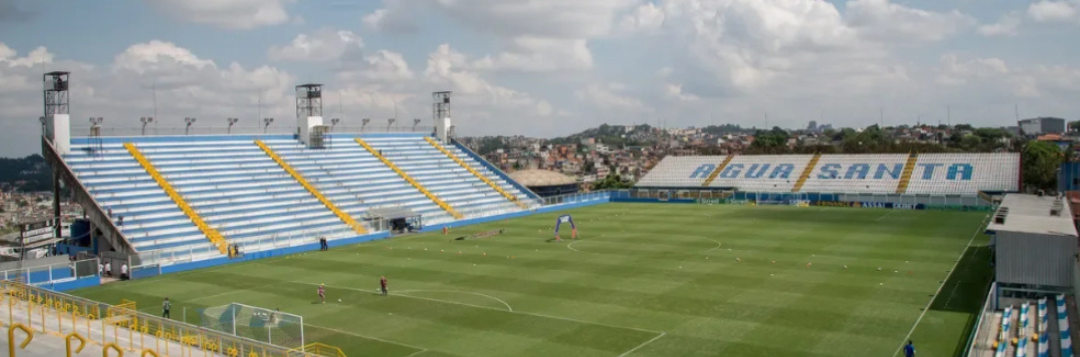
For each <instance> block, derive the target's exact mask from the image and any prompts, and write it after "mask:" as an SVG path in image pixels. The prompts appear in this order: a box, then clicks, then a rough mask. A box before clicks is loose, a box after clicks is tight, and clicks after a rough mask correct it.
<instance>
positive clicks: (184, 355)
mask: <svg viewBox="0 0 1080 357" xmlns="http://www.w3.org/2000/svg"><path fill="white" fill-rule="evenodd" d="M12 303H13V304H12ZM9 305H10V306H9ZM13 323H19V324H23V325H25V326H27V327H28V328H31V329H32V330H33V331H34V339H33V341H31V342H30V344H29V345H28V346H27V347H26V349H18V346H17V345H18V344H19V343H21V342H22V341H23V339H24V337H22V336H24V334H23V333H22V332H21V331H16V332H15V342H16V351H15V356H19V357H23V356H27V357H56V356H66V355H67V352H66V347H65V343H64V337H63V336H64V335H66V334H68V333H71V332H77V333H78V334H80V335H81V336H82V337H84V338H85V339H87V343H86V346H85V347H84V348H83V351H82V353H78V354H72V355H73V356H86V357H90V356H95V357H96V356H103V354H102V349H103V347H104V345H105V344H106V343H114V344H116V345H117V346H119V347H120V348H121V349H122V350H123V355H124V356H141V355H142V353H143V349H144V348H146V349H150V350H152V351H154V352H157V353H158V355H159V356H160V357H165V356H171V357H196V356H223V355H221V354H215V353H211V352H207V351H203V350H202V349H200V348H198V347H192V346H186V345H181V344H180V343H177V342H174V341H171V340H166V339H162V338H157V337H154V336H152V335H149V334H142V333H138V332H135V331H132V330H129V329H126V328H121V327H116V326H110V325H104V326H103V324H102V321H101V320H89V319H86V318H82V317H74V318H73V317H72V316H71V315H66V316H57V314H56V313H55V312H54V310H52V309H44V312H43V311H42V309H41V308H40V307H37V308H35V309H34V311H33V313H32V314H31V313H29V311H28V303H27V302H25V301H21V300H18V299H10V298H9V297H7V296H4V297H3V299H2V301H0V325H2V326H3V330H2V331H0V343H2V344H0V348H3V349H7V346H8V335H7V330H8V328H9V327H10V326H11V325H12V324H13ZM75 347H78V342H77V341H73V342H72V349H73V350H74V348H75ZM3 353H6V351H4V352H0V355H2V354H3ZM109 356H114V357H115V356H120V354H118V353H116V352H115V351H111V352H110V354H109ZM147 356H149V354H147Z"/></svg>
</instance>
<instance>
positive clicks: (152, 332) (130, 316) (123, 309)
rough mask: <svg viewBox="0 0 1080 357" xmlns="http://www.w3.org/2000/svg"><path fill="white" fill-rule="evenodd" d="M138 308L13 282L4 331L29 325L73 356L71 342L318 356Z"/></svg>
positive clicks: (167, 352)
mask: <svg viewBox="0 0 1080 357" xmlns="http://www.w3.org/2000/svg"><path fill="white" fill-rule="evenodd" d="M125 301H126V300H125ZM134 305H135V304H134V303H132V302H127V303H123V304H120V305H115V306H113V305H109V304H106V303H102V302H97V301H93V300H88V299H85V298H81V297H76V296H71V295H68V294H64V293H60V292H55V291H51V290H47V289H43V288H38V287H34V286H31V285H26V284H22V283H18V282H14V281H10V280H0V326H5V327H8V328H12V327H13V326H24V327H25V328H27V329H29V330H31V331H34V332H36V333H45V334H49V335H52V336H55V337H60V338H63V339H64V340H65V342H61V343H66V344H68V350H69V351H70V350H71V345H70V342H71V339H75V340H78V342H79V345H80V346H81V347H87V346H85V345H87V344H93V345H97V346H98V347H97V348H110V349H113V350H114V352H115V351H117V350H124V355H129V353H131V355H135V356H140V355H141V356H148V355H149V356H204V355H220V356H228V357H251V356H257V357H299V356H304V357H316V356H319V355H318V354H315V353H313V352H315V351H310V350H308V349H307V348H306V347H305V348H303V349H302V350H301V351H303V352H298V351H295V350H290V349H288V348H287V347H283V346H277V345H272V344H268V343H265V342H260V341H255V340H251V339H247V338H242V337H237V336H233V335H231V334H229V333H227V332H221V331H215V330H211V329H207V328H203V327H199V326H195V325H191V324H187V323H184V322H181V321H176V320H171V319H166V318H161V317H158V316H154V315H150V314H146V313H142V312H138V311H137V310H135V309H134V308H135V306H134ZM103 314H104V316H103ZM37 341H38V340H33V341H31V342H28V343H30V344H32V346H29V347H31V348H33V345H38V344H43V343H48V342H40V343H39V342H37ZM41 341H48V340H41ZM308 346H315V344H312V345H308ZM23 347H24V348H25V347H27V346H23ZM61 348H63V347H61ZM316 350H317V351H331V352H330V353H326V355H331V356H333V355H334V354H332V352H333V351H332V348H330V346H326V345H321V346H320V348H317V349H316ZM338 352H339V351H338ZM118 355H119V354H112V356H118ZM338 356H343V354H340V355H338Z"/></svg>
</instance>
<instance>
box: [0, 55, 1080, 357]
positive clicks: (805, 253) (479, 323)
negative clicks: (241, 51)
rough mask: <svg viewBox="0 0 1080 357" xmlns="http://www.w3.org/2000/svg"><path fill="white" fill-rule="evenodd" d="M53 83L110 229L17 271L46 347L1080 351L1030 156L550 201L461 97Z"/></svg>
mask: <svg viewBox="0 0 1080 357" xmlns="http://www.w3.org/2000/svg"><path fill="white" fill-rule="evenodd" d="M44 79H45V83H46V90H45V108H46V116H45V117H44V118H43V119H42V125H43V136H42V140H41V149H42V155H43V156H44V157H45V158H46V160H47V161H48V162H49V164H50V166H51V167H52V170H53V173H54V185H53V187H54V190H55V192H56V193H57V196H59V193H60V191H61V190H66V191H69V192H70V193H71V196H72V199H73V200H74V201H76V202H78V203H79V204H80V205H82V206H83V207H84V208H85V209H86V217H85V220H84V224H79V225H73V226H72V228H71V229H72V232H75V231H76V230H78V231H79V232H80V233H78V234H76V233H72V236H77V237H85V239H84V241H85V242H86V244H85V245H83V246H67V247H64V248H65V250H66V252H67V255H63V256H59V257H50V258H45V259H42V260H41V261H39V262H27V263H26V265H20V266H19V267H18V268H17V269H12V270H7V271H4V276H3V278H4V280H3V281H2V286H0V288H2V292H3V294H2V295H0V296H2V300H0V304H2V305H0V323H3V324H4V325H5V328H7V329H8V332H9V333H8V334H7V339H8V341H7V342H8V343H9V345H10V346H11V347H10V348H11V349H10V350H9V351H12V353H15V352H14V351H16V349H18V355H19V356H59V355H64V353H65V352H66V353H69V355H87V356H89V355H97V353H98V352H97V351H103V353H104V354H105V355H109V354H110V353H113V354H112V355H125V354H126V355H141V356H150V355H152V356H390V357H406V356H422V357H434V356H554V355H564V356H690V355H695V356H697V355H701V356H707V355H708V356H721V355H723V356H807V357H810V356H897V355H901V350H902V349H904V348H905V345H907V344H908V343H909V341H912V343H913V345H914V346H917V348H918V352H919V356H1018V357H1019V356H1072V355H1073V348H1072V343H1071V341H1072V334H1073V333H1075V332H1074V330H1073V329H1071V328H1070V324H1073V325H1075V324H1076V318H1077V316H1078V315H1077V312H1076V306H1075V299H1074V296H1075V293H1074V289H1075V288H1076V284H1075V282H1074V280H1075V279H1076V278H1077V276H1078V275H1077V274H1076V273H1075V270H1076V266H1077V265H1076V254H1077V241H1076V239H1077V234H1076V228H1075V225H1074V223H1073V212H1072V208H1071V207H1070V205H1069V204H1067V202H1065V199H1064V198H1062V197H1060V196H1055V195H1044V194H1041V193H1040V194H1034V195H1031V194H1021V193H1019V192H1020V191H1021V187H1023V183H1022V182H1021V155H1020V154H1018V153H1004V152H1002V153H980V154H972V153H963V154H960V153H957V154H950V153H934V154H930V153H927V154H921V153H917V152H912V153H907V154H858V155H855V154H852V155H847V154H812V155H734V154H733V155H722V156H668V157H666V158H664V159H663V160H662V161H660V162H659V164H657V165H656V166H655V167H654V168H652V170H650V171H649V172H648V174H647V175H645V176H644V177H642V178H641V179H640V180H639V181H638V182H637V183H636V185H635V186H634V187H633V188H630V189H622V190H601V191H591V192H578V193H573V194H569V195H556V196H540V195H537V194H536V193H535V192H533V191H532V190H530V189H529V188H527V187H526V185H523V184H521V183H519V182H517V181H515V180H514V179H512V178H511V176H509V175H508V174H506V173H504V172H503V171H501V170H499V169H498V168H497V167H496V166H494V165H492V164H490V163H488V162H487V161H486V160H485V159H484V158H483V157H481V156H480V155H478V154H477V153H475V152H473V151H472V150H470V149H469V148H468V147H466V146H465V145H463V144H462V143H461V142H459V141H458V140H457V139H455V136H454V126H453V124H452V121H451V117H450V105H451V93H449V92H437V93H434V94H433V97H432V98H433V100H432V102H433V103H432V113H433V122H434V125H430V126H420V125H419V124H420V123H419V122H417V123H414V125H413V126H411V127H409V126H405V127H393V126H385V127H384V126H380V127H377V128H376V127H374V125H372V126H371V127H366V128H365V127H362V128H358V129H357V130H344V131H342V130H338V131H333V130H332V129H331V128H330V127H329V125H326V124H325V122H324V118H323V117H322V107H321V86H320V85H318V84H305V85H300V86H297V87H296V89H297V98H298V99H297V106H296V109H297V118H296V125H295V126H294V127H290V128H289V132H284V133H275V132H267V130H266V129H265V128H255V130H246V131H245V130H236V131H234V130H232V128H231V127H230V128H229V129H230V130H229V132H213V133H205V132H195V133H192V132H190V131H189V130H190V128H191V124H192V123H191V122H188V127H186V128H183V131H184V132H183V133H179V132H177V133H157V132H152V133H146V132H145V129H144V130H143V132H141V133H131V132H122V131H119V130H117V131H110V130H105V129H104V128H102V126H101V121H100V120H97V121H95V120H93V119H91V126H90V127H89V128H82V127H73V123H72V119H71V117H70V114H69V113H68V106H67V98H68V93H67V88H68V85H67V84H68V83H67V73H66V72H53V73H48V74H46V75H45V78H44ZM367 124H368V123H366V122H365V125H367ZM57 207H59V206H57ZM52 226H53V225H52V224H49V223H43V224H42V225H41V226H40V227H52ZM76 226H78V227H76ZM40 227H37V228H40ZM56 227H59V225H58V224H57V225H56ZM57 234H59V233H57ZM50 259H52V260H50ZM56 259H59V260H56ZM3 305H6V306H3ZM65 342H66V344H65ZM83 347H85V349H83ZM74 350H78V351H82V352H76V351H74ZM70 353H74V354H70Z"/></svg>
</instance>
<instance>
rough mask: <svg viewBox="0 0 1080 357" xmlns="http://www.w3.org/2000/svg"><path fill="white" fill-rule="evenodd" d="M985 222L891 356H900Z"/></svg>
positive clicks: (972, 235)
mask: <svg viewBox="0 0 1080 357" xmlns="http://www.w3.org/2000/svg"><path fill="white" fill-rule="evenodd" d="M986 222H987V221H986V220H983V222H982V224H980V225H979V228H978V229H976V230H975V233H972V234H971V239H969V240H968V242H967V245H965V246H964V250H963V251H962V252H960V257H959V258H958V259H956V263H953V267H952V269H950V270H949V274H948V275H946V276H945V280H942V283H941V285H939V286H938V288H937V291H936V292H934V296H933V297H931V298H930V302H927V303H926V307H924V308H923V311H922V313H921V314H919V318H917V319H915V324H914V325H911V330H908V333H907V336H904V339H903V340H901V341H900V347H898V348H897V349H896V352H893V354H892V355H893V356H896V355H898V354H900V350H903V349H904V344H906V343H907V340H908V339H910V338H911V334H912V333H915V328H916V327H919V322H920V321H922V318H923V316H926V312H927V311H929V310H930V305H933V304H934V299H937V295H938V294H940V293H941V289H943V288H945V282H948V281H949V277H952V273H953V272H955V271H956V267H957V266H958V265H960V261H961V260H963V259H964V253H965V252H967V249H968V248H969V247H971V242H974V241H975V237H977V236H978V235H979V232H980V231H982V230H983V229H985V227H984V226H985V225H986Z"/></svg>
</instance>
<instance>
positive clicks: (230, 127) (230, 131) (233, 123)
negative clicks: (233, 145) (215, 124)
mask: <svg viewBox="0 0 1080 357" xmlns="http://www.w3.org/2000/svg"><path fill="white" fill-rule="evenodd" d="M225 121H227V122H229V129H227V130H228V131H227V133H229V134H232V127H233V125H236V122H238V121H240V118H225Z"/></svg>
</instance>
